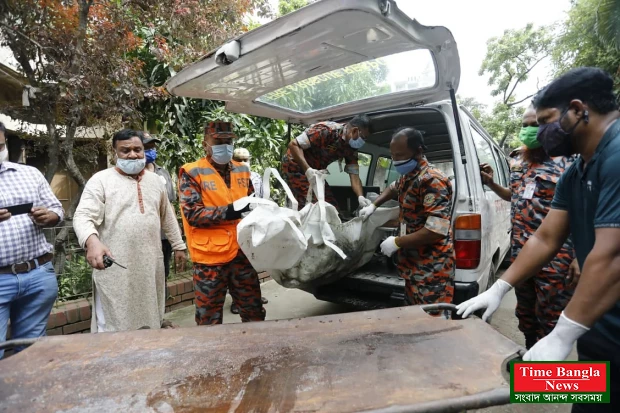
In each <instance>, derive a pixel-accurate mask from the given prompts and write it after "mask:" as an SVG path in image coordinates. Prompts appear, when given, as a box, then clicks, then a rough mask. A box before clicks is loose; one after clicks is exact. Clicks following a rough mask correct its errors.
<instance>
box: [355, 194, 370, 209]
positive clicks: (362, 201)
mask: <svg viewBox="0 0 620 413" xmlns="http://www.w3.org/2000/svg"><path fill="white" fill-rule="evenodd" d="M357 201H358V202H359V204H360V206H361V207H362V208H364V207H367V206H369V205H370V204H372V202H371V201H370V199H368V198H366V197H364V196H358V197H357Z"/></svg>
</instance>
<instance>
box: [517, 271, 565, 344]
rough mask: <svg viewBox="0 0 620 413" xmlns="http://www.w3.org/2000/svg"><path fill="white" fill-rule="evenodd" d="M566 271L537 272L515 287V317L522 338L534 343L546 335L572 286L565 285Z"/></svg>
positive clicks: (553, 324)
mask: <svg viewBox="0 0 620 413" xmlns="http://www.w3.org/2000/svg"><path fill="white" fill-rule="evenodd" d="M566 271H567V272H563V273H554V272H547V271H541V272H540V273H538V274H537V275H536V276H534V277H532V278H530V279H529V280H527V281H525V282H523V283H521V284H519V285H517V286H516V287H515V294H516V295H517V308H516V310H515V315H516V316H517V318H518V319H519V330H520V331H521V332H522V333H523V334H524V335H525V337H526V340H527V339H530V340H534V342H535V341H536V340H539V339H541V338H543V337H544V336H546V335H547V334H549V333H550V332H551V330H553V328H554V327H555V324H556V323H557V321H558V318H559V317H560V314H561V313H562V311H563V310H564V308H565V307H566V305H567V304H568V302H569V301H570V299H571V297H572V296H573V292H574V291H575V288H574V287H572V286H569V285H567V281H566V276H567V273H568V268H567V269H566Z"/></svg>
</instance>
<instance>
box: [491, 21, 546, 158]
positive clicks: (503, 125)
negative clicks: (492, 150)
mask: <svg viewBox="0 0 620 413" xmlns="http://www.w3.org/2000/svg"><path fill="white" fill-rule="evenodd" d="M552 47H553V38H552V36H551V35H550V33H549V29H548V28H546V27H541V28H538V29H536V28H534V26H533V25H532V24H528V25H526V26H525V27H524V28H523V29H519V30H506V31H504V34H503V36H501V37H493V38H491V39H489V41H488V42H487V54H486V57H485V59H484V61H483V62H482V65H481V67H480V71H479V74H480V75H481V76H482V75H484V74H488V75H489V86H491V87H492V88H493V89H492V91H491V96H494V97H497V98H499V101H498V102H497V103H496V104H495V106H494V107H493V109H492V111H491V113H490V114H489V117H488V118H487V119H485V122H484V126H485V129H486V130H487V132H489V133H490V134H491V136H493V138H494V139H496V140H497V142H499V144H500V146H504V145H505V144H506V145H507V146H508V147H514V146H516V145H518V142H515V138H516V137H517V135H518V131H519V124H520V122H521V117H522V116H523V112H524V108H523V107H522V105H523V103H524V102H526V101H527V100H528V99H530V98H531V97H532V96H533V95H534V94H535V93H536V92H537V90H531V91H528V92H526V93H519V97H517V94H518V92H521V91H520V89H521V88H522V87H520V86H522V84H523V82H524V81H526V80H527V79H528V77H529V75H530V73H531V71H532V70H533V69H534V68H535V67H536V66H538V65H539V64H540V63H541V62H542V61H543V60H544V59H545V58H546V57H548V56H549V55H550V54H551V49H552ZM524 95H525V96H524ZM520 105H521V106H520Z"/></svg>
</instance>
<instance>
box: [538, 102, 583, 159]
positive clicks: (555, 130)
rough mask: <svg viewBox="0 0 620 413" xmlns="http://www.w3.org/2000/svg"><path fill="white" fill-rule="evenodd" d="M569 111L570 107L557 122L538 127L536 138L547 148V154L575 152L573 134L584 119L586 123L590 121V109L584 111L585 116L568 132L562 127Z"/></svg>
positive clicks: (560, 154) (565, 154) (557, 154)
mask: <svg viewBox="0 0 620 413" xmlns="http://www.w3.org/2000/svg"><path fill="white" fill-rule="evenodd" d="M567 113H568V109H566V111H564V113H562V116H560V119H558V120H556V121H555V122H551V123H547V124H544V125H540V127H539V128H538V135H536V139H538V142H540V144H541V145H542V147H543V148H544V149H545V152H547V155H549V156H550V157H555V156H571V155H573V154H574V153H575V148H573V143H572V141H571V135H572V134H573V132H574V131H575V129H576V128H577V125H579V122H581V120H582V119H583V120H584V122H585V123H588V111H587V110H586V111H585V112H584V113H583V118H580V119H579V120H578V121H577V122H576V123H575V124H574V125H573V127H571V128H570V130H569V131H568V132H567V131H565V130H564V129H563V128H562V124H561V122H562V119H563V118H564V116H565V115H566V114H567Z"/></svg>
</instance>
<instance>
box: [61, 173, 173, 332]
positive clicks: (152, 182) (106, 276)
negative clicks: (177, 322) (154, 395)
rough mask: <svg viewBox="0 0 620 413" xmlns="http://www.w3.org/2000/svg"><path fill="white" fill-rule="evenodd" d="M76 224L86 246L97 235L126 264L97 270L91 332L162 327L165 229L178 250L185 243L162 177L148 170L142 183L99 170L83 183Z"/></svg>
mask: <svg viewBox="0 0 620 413" xmlns="http://www.w3.org/2000/svg"><path fill="white" fill-rule="evenodd" d="M140 194H141V199H140ZM73 227H74V229H75V233H76V234H77V237H78V241H79V243H80V245H81V246H82V247H84V246H85V243H86V240H87V239H88V237H90V236H91V235H92V234H97V235H98V236H99V239H100V240H101V242H103V244H104V245H106V246H107V247H108V248H109V249H110V251H111V253H112V255H113V256H114V259H115V261H117V262H118V263H120V264H122V265H124V266H126V267H127V269H126V270H125V269H123V268H121V267H119V266H117V265H112V266H111V267H110V268H107V269H105V270H103V271H99V270H93V295H94V296H95V303H96V305H95V306H94V307H95V311H93V317H92V322H91V331H92V332H95V331H123V330H136V329H138V328H140V327H143V326H149V327H150V328H152V329H157V328H160V327H161V322H162V320H163V317H164V312H165V299H166V297H165V275H164V258H163V253H162V247H161V241H160V240H161V232H160V231H161V230H162V229H163V231H164V233H165V234H166V236H167V237H168V239H169V240H170V243H171V244H172V248H173V249H174V250H175V251H176V250H184V249H185V244H184V243H183V240H182V238H181V232H180V230H179V225H178V222H177V220H176V216H175V213H174V210H173V209H172V206H171V205H170V202H168V195H167V194H166V190H165V187H164V186H163V185H162V183H161V180H160V179H159V177H158V176H157V175H156V174H155V173H153V172H149V171H145V172H144V175H143V176H142V178H141V180H140V182H139V183H138V181H137V180H136V179H134V178H132V177H129V176H125V175H122V174H120V173H119V172H118V171H116V169H115V168H110V169H107V170H105V171H101V172H98V173H96V174H95V175H93V177H92V178H90V180H89V181H88V182H87V184H86V187H85V188H84V193H83V194H82V198H81V199H80V203H79V205H78V207H77V210H76V211H75V214H74V216H73ZM97 313H99V314H100V315H101V314H103V317H99V318H102V320H98V317H97ZM98 324H99V325H100V326H101V328H100V329H98Z"/></svg>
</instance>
